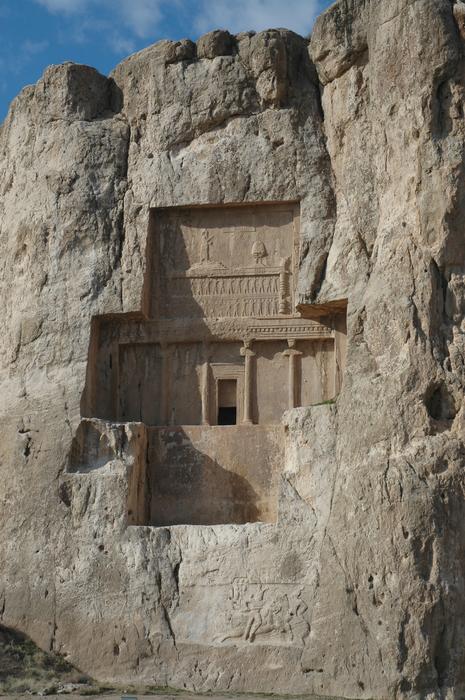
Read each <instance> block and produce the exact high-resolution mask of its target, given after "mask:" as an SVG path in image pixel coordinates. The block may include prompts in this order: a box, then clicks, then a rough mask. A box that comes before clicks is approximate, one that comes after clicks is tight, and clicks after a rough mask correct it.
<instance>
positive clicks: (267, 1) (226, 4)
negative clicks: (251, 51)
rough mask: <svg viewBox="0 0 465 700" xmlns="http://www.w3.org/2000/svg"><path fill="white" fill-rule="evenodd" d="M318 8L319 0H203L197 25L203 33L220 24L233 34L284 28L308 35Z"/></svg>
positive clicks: (197, 17) (196, 21)
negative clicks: (213, 0) (251, 30)
mask: <svg viewBox="0 0 465 700" xmlns="http://www.w3.org/2000/svg"><path fill="white" fill-rule="evenodd" d="M318 11H319V3H318V0H235V2H234V1H231V0H216V2H212V0H202V6H201V10H200V12H198V13H197V16H196V20H195V26H196V28H197V29H198V30H199V31H201V32H205V31H208V30H209V29H213V28H218V27H220V28H223V29H229V31H231V32H234V33H237V32H242V31H247V30H249V29H253V30H255V31H260V30H262V29H272V28H278V27H279V28H281V27H285V28H286V29H292V30H293V31H295V32H297V33H298V34H308V32H309V31H310V29H311V28H312V25H313V22H314V19H315V17H316V15H317V14H318Z"/></svg>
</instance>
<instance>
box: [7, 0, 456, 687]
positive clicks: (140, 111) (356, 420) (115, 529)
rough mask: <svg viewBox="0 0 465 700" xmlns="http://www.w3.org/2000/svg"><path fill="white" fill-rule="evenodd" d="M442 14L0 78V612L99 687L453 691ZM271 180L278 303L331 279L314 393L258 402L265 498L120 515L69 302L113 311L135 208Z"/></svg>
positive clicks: (394, 9)
mask: <svg viewBox="0 0 465 700" xmlns="http://www.w3.org/2000/svg"><path fill="white" fill-rule="evenodd" d="M461 16H462V8H461V3H458V4H457V3H452V2H449V0H434V1H433V0H417V1H416V2H411V1H409V0H384V1H383V2H381V0H366V1H363V0H351V2H342V1H341V2H339V3H336V4H335V5H334V6H333V7H332V8H330V9H329V10H328V11H327V12H326V13H324V14H323V15H322V16H321V17H320V18H319V19H318V20H317V23H316V26H315V29H314V32H313V35H312V39H311V43H310V46H308V42H307V41H306V40H304V39H302V38H300V37H298V36H296V35H295V34H293V33H291V32H287V31H285V30H279V31H269V32H263V33H261V34H257V35H252V34H243V35H239V36H238V37H237V38H236V39H235V41H233V42H232V45H234V44H235V48H234V50H231V51H230V52H229V53H227V55H223V52H226V49H225V47H224V46H222V45H221V41H223V39H222V40H221V41H220V40H219V36H220V35H215V37H216V38H215V37H210V38H209V39H206V38H204V39H203V40H202V41H203V48H202V49H201V50H200V51H199V46H197V51H196V52H194V50H193V47H192V46H191V45H190V44H188V43H187V42H186V43H182V42H181V43H180V44H177V43H174V42H161V43H160V44H157V45H155V46H153V47H149V48H147V49H145V50H144V51H142V52H140V53H139V54H136V55H135V56H132V57H130V58H129V59H127V60H126V61H124V62H123V63H122V64H121V65H120V66H118V67H117V68H116V69H115V72H114V74H113V76H112V78H111V79H106V78H103V77H102V76H99V75H98V74H96V73H95V72H94V71H92V70H91V69H88V68H86V67H82V66H70V65H69V64H66V65H65V66H58V67H53V68H51V69H49V70H48V71H47V72H46V73H45V75H44V78H43V79H42V80H41V81H39V83H38V84H37V85H36V86H35V87H30V88H27V89H26V90H24V91H23V92H22V93H21V95H20V96H19V97H18V98H17V99H16V100H15V102H14V103H13V105H12V108H11V110H10V114H9V116H8V117H7V120H6V121H5V123H4V124H3V126H2V127H1V131H0V241H1V246H2V257H1V262H0V265H1V268H0V285H1V287H0V288H1V296H2V299H3V301H4V303H3V322H2V328H3V332H2V335H1V339H0V357H1V370H0V382H1V394H0V395H1V400H0V411H1V416H2V437H1V439H0V472H1V478H2V483H3V493H2V505H3V508H2V521H1V525H0V541H1V543H2V548H1V550H0V552H1V553H0V611H1V619H2V621H3V623H4V624H6V625H9V626H12V627H16V628H18V629H21V630H22V631H24V632H26V633H27V634H29V635H30V636H31V637H32V638H33V639H34V641H36V642H37V643H39V644H40V645H41V646H43V647H44V648H46V649H52V650H55V651H59V652H60V653H62V654H64V655H66V657H67V658H68V659H69V660H70V661H71V662H72V663H73V664H75V665H76V666H78V667H79V668H81V669H82V670H84V671H85V672H87V673H89V674H91V675H93V676H95V677H97V678H99V679H101V680H112V681H113V682H115V680H117V681H122V682H131V681H134V679H137V681H138V683H141V682H142V683H147V684H152V685H155V684H157V685H163V684H167V685H171V686H176V687H181V688H183V687H186V688H188V689H191V690H213V691H215V690H216V691H219V690H235V691H240V690H246V691H251V690H253V691H264V692H271V691H273V692H287V693H289V692H313V693H318V694H334V695H344V696H350V697H366V698H368V697H371V698H373V697H376V698H383V697H386V696H390V695H391V696H394V695H396V696H399V697H407V696H414V695H416V696H417V697H418V695H421V696H425V695H426V694H428V693H431V694H433V695H435V696H437V697H444V696H445V694H446V693H448V692H449V693H450V694H451V697H452V696H453V694H454V693H455V694H456V695H457V696H459V694H460V693H461V692H462V691H463V689H464V686H465V682H464V681H465V679H464V673H465V671H464V669H465V664H464V658H463V655H464V651H463V644H462V636H463V635H462V632H463V627H464V625H465V603H464V596H463V590H464V588H465V560H464V557H463V540H464V537H465V531H464V528H465V526H464V523H465V518H464V512H465V503H464V477H463V468H464V466H465V445H464V428H465V426H464V408H463V395H464V385H465V326H464V310H465V259H464V258H465V253H464V250H465V248H464V246H463V222H464V214H465V199H464V195H463V191H464V187H463V184H464V155H463V154H464V152H465V149H464V145H465V144H464V141H465V121H464V116H463V103H464V99H465V85H464V78H463V76H464V75H465V71H464V68H465V65H464V60H465V59H464V45H463V39H462V38H461V31H462V23H461ZM221 36H222V35H221ZM223 38H224V37H223ZM202 56H205V57H202ZM207 56H208V57H207ZM310 56H311V57H312V59H310ZM294 200H297V201H300V214H301V223H300V270H299V284H298V292H299V297H298V299H297V301H299V302H300V303H301V307H300V308H301V309H302V312H303V313H304V314H306V315H307V314H308V315H316V314H318V313H324V314H328V313H330V310H331V309H332V308H333V309H335V308H336V304H337V303H339V302H340V301H341V300H344V299H348V308H347V367H346V370H345V374H344V382H343V386H342V391H341V393H340V395H339V397H338V399H337V401H336V403H335V404H331V405H319V406H314V407H312V408H309V409H303V408H301V409H295V410H294V411H290V412H287V413H286V415H285V430H286V445H285V452H286V456H285V463H284V468H283V471H282V478H281V483H280V487H279V512H278V518H277V522H276V523H260V522H256V523H249V524H227V525H218V526H214V527H212V526H198V525H179V526H175V527H160V528H154V527H149V526H138V527H134V526H130V527H128V526H127V525H128V503H127V499H128V496H129V497H130V503H133V501H131V499H133V500H134V499H135V501H134V503H135V505H134V508H137V507H138V505H137V503H138V499H139V498H143V497H144V494H143V493H142V492H141V489H140V483H141V482H140V480H139V478H138V477H137V478H136V476H135V475H136V474H137V469H136V466H137V464H138V463H139V461H140V459H141V454H142V452H141V445H142V444H143V440H144V439H146V438H145V437H144V430H145V428H144V426H143V425H140V424H133V423H128V424H125V425H122V426H121V425H118V426H115V425H113V424H111V422H108V421H98V430H97V428H95V424H94V423H93V422H92V421H90V425H91V427H90V428H89V430H90V432H92V431H95V430H97V433H98V435H97V437H96V435H95V432H93V433H92V434H93V436H94V437H93V438H92V440H93V442H92V441H91V442H92V444H93V445H94V448H93V449H94V459H93V460H90V461H89V463H87V462H86V460H84V459H83V457H82V450H81V451H80V449H79V445H80V444H81V443H80V442H79V439H80V433H79V425H80V423H81V419H82V415H85V411H84V408H85V407H84V406H81V399H82V398H83V396H84V388H85V385H86V375H87V372H88V359H89V358H90V357H91V356H92V347H91V349H90V352H89V341H90V338H91V328H92V326H93V325H95V321H94V322H92V319H93V318H94V317H96V316H101V315H106V316H107V317H111V318H114V317H115V315H120V314H125V315H126V317H127V319H128V320H131V319H134V318H136V317H137V318H138V316H137V314H139V315H140V314H141V309H142V299H143V294H144V273H145V272H146V268H147V260H148V258H149V255H148V252H147V250H146V245H147V238H148V235H147V234H148V229H149V213H150V210H151V209H153V208H163V207H171V206H180V205H189V206H193V205H204V204H224V203H245V202H248V203H252V202H263V201H268V202H273V201H274V202H279V201H294ZM331 304H333V306H331ZM337 308H338V309H340V308H342V307H341V306H337ZM341 333H343V331H341ZM89 420H90V419H89ZM82 430H83V429H82ZM138 431H140V432H138ZM136 438H137V439H136ZM70 456H71V457H72V459H71V457H70ZM73 460H74V461H73ZM134 480H135V481H134Z"/></svg>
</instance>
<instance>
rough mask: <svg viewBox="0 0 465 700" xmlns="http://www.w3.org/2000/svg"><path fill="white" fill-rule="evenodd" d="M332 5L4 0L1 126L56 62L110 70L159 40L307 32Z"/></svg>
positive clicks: (285, 0)
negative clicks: (215, 32) (220, 33)
mask: <svg viewBox="0 0 465 700" xmlns="http://www.w3.org/2000/svg"><path fill="white" fill-rule="evenodd" d="M329 4H330V1H329V0H0V122H1V121H3V119H4V117H5V116H6V113H7V110H8V105H9V103H10V102H11V100H12V99H13V98H14V97H15V96H16V95H17V94H18V92H19V91H20V90H21V88H22V87H23V86H24V85H29V84H31V83H35V82H36V81H37V80H38V79H39V78H40V76H41V75H42V73H43V71H44V69H45V68H46V67H47V66H48V65H50V64H51V63H62V62H63V61H75V62H76V63H86V64H88V65H91V66H95V67H96V68H98V69H99V70H100V71H101V72H102V73H105V74H106V73H109V72H110V71H111V70H112V69H113V68H114V67H115V65H116V64H117V63H119V61H120V60H121V59H123V58H124V57H125V56H127V55H128V54H130V53H133V52H134V51H138V50H139V49H142V48H144V46H148V45H149V44H152V43H153V42H155V41H158V40H159V39H180V38H183V37H190V38H191V39H194V40H195V39H196V38H197V37H199V36H200V35H201V34H203V33H205V32H207V31H209V30H210V29H217V28H224V29H229V30H230V31H231V32H234V33H237V32H240V31H245V30H247V29H254V30H256V31H259V30H261V29H266V28H270V27H287V28H289V29H293V30H294V31H297V32H299V33H300V34H307V33H308V32H309V31H310V30H311V27H312V24H313V21H314V19H315V17H316V15H317V14H318V13H319V12H321V11H322V10H323V9H325V7H327V6H328V5H329Z"/></svg>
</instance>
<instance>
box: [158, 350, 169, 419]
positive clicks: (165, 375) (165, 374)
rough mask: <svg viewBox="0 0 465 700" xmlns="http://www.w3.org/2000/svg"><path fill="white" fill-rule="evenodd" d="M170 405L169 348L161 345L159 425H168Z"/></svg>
mask: <svg viewBox="0 0 465 700" xmlns="http://www.w3.org/2000/svg"><path fill="white" fill-rule="evenodd" d="M170 404H171V346H170V345H168V343H162V344H161V415H160V422H161V425H170V423H171V415H170Z"/></svg>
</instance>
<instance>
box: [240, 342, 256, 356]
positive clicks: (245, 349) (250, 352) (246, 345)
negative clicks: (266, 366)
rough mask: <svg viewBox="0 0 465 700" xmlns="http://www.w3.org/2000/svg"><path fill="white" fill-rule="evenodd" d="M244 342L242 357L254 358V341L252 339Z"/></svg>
mask: <svg viewBox="0 0 465 700" xmlns="http://www.w3.org/2000/svg"><path fill="white" fill-rule="evenodd" d="M242 342H243V343H244V345H243V346H242V348H241V355H242V357H252V356H254V355H255V353H254V351H253V350H252V347H251V346H252V343H253V340H252V339H250V340H243V341H242Z"/></svg>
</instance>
